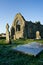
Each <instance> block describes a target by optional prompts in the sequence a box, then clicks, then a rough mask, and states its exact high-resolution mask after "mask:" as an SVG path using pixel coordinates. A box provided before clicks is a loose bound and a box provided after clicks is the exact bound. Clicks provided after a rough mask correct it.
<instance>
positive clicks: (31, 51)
mask: <svg viewBox="0 0 43 65" xmlns="http://www.w3.org/2000/svg"><path fill="white" fill-rule="evenodd" d="M12 49H13V50H15V51H18V52H21V53H24V54H28V55H34V56H37V55H38V54H39V53H40V52H41V51H42V50H43V44H40V43H37V42H32V43H29V44H24V45H18V46H17V47H13V48H12Z"/></svg>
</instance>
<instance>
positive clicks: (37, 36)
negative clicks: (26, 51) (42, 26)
mask: <svg viewBox="0 0 43 65" xmlns="http://www.w3.org/2000/svg"><path fill="white" fill-rule="evenodd" d="M36 39H41V36H40V32H39V31H36Z"/></svg>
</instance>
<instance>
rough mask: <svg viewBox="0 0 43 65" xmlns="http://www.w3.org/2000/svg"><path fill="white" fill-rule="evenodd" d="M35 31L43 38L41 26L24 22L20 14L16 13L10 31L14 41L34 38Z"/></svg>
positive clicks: (42, 26)
mask: <svg viewBox="0 0 43 65" xmlns="http://www.w3.org/2000/svg"><path fill="white" fill-rule="evenodd" d="M36 31H39V32H40V35H41V37H42V38H43V25H41V24H40V23H32V22H31V21H26V20H25V19H24V17H23V16H22V15H21V14H20V13H17V14H16V16H15V19H14V21H13V23H12V26H11V29H10V35H11V38H12V39H14V40H15V39H20V38H35V37H36Z"/></svg>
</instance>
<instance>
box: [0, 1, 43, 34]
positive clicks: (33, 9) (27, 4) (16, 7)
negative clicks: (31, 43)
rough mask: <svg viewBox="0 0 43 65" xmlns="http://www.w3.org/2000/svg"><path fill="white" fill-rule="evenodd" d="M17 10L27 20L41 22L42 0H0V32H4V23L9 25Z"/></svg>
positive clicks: (42, 14)
mask: <svg viewBox="0 0 43 65" xmlns="http://www.w3.org/2000/svg"><path fill="white" fill-rule="evenodd" d="M19 12H20V13H21V14H22V15H23V16H24V18H25V19H26V20H27V21H29V20H31V21H33V22H35V21H40V22H41V24H43V0H0V33H4V32H5V30H6V23H8V24H9V25H10V27H11V24H12V22H13V20H14V17H15V15H16V14H17V13H19Z"/></svg>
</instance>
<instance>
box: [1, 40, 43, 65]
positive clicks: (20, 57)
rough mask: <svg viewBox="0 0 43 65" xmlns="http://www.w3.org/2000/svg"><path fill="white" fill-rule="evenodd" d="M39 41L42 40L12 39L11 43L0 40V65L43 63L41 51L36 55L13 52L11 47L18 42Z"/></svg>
mask: <svg viewBox="0 0 43 65" xmlns="http://www.w3.org/2000/svg"><path fill="white" fill-rule="evenodd" d="M33 41H36V42H40V43H43V40H32V39H27V40H21V39H20V40H15V41H13V40H12V44H6V43H5V40H4V39H2V40H0V65H43V51H42V52H41V53H40V54H39V55H38V56H36V57H34V56H30V55H25V54H23V53H19V52H15V51H13V50H12V49H11V48H12V47H13V46H17V45H19V44H26V43H30V42H33Z"/></svg>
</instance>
